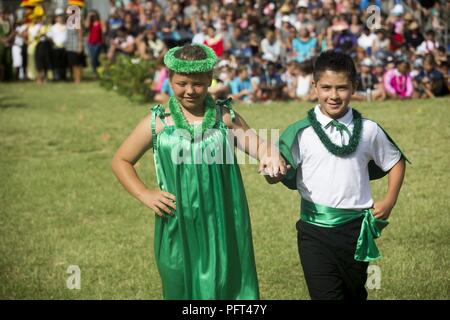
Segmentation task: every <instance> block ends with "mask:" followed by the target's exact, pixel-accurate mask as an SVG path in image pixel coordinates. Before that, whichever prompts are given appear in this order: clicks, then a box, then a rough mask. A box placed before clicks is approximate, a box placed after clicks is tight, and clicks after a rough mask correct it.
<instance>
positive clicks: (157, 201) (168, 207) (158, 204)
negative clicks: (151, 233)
mask: <svg viewBox="0 0 450 320" xmlns="http://www.w3.org/2000/svg"><path fill="white" fill-rule="evenodd" d="M138 199H139V200H140V201H141V202H142V203H143V204H144V205H146V206H147V207H149V208H150V209H152V210H153V211H155V213H156V214H157V215H158V216H160V217H163V216H164V213H165V214H169V215H172V214H173V213H172V209H173V210H176V209H177V207H176V205H175V201H176V198H175V196H174V195H173V194H171V193H169V192H165V191H161V190H159V189H154V190H148V189H147V190H145V191H144V192H143V193H142V194H141V195H140V196H139V197H138Z"/></svg>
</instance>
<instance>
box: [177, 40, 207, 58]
mask: <svg viewBox="0 0 450 320" xmlns="http://www.w3.org/2000/svg"><path fill="white" fill-rule="evenodd" d="M175 57H176V58H178V59H182V60H188V61H195V60H203V59H206V58H207V56H206V53H205V51H203V49H202V48H200V47H199V46H195V45H191V44H186V45H184V46H183V47H182V48H181V49H180V50H178V51H177V52H175Z"/></svg>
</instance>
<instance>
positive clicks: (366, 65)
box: [352, 58, 386, 102]
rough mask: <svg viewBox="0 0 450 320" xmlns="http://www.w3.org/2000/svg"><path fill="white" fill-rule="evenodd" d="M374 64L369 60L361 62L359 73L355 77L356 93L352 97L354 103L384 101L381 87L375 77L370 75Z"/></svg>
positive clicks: (384, 96) (384, 97)
mask: <svg viewBox="0 0 450 320" xmlns="http://www.w3.org/2000/svg"><path fill="white" fill-rule="evenodd" d="M373 66H374V63H373V62H372V60H371V59H370V58H365V59H364V60H362V61H361V64H360V70H359V71H360V72H359V73H358V77H357V86H356V92H355V94H354V95H353V96H352V99H353V100H356V101H368V102H370V101H373V100H375V101H383V100H384V99H386V93H385V92H384V89H383V85H382V84H380V83H379V81H378V79H377V77H376V76H375V75H374V74H373V73H372V67H373Z"/></svg>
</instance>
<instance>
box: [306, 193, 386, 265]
mask: <svg viewBox="0 0 450 320" xmlns="http://www.w3.org/2000/svg"><path fill="white" fill-rule="evenodd" d="M362 216H364V219H363V221H362V224H361V231H360V232H359V237H358V241H357V243H356V250H355V255H354V258H355V260H358V261H365V262H368V261H373V260H376V259H378V258H381V254H380V251H379V250H378V248H377V246H376V244H375V239H376V238H378V237H380V236H381V230H382V229H383V228H384V227H386V226H387V225H388V223H389V222H387V221H386V220H381V219H377V218H375V217H374V216H373V215H372V211H371V210H370V209H364V210H349V209H337V208H332V207H327V206H323V205H319V204H315V203H312V202H310V201H307V200H305V199H303V198H302V205H301V216H300V219H301V220H303V221H305V222H307V223H311V224H314V225H316V226H320V227H327V228H332V227H336V226H339V225H342V224H344V223H347V222H350V221H352V220H355V219H358V218H359V217H362Z"/></svg>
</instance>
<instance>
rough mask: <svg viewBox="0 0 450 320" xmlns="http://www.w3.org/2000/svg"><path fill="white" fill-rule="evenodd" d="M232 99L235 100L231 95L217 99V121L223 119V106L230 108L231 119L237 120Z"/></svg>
mask: <svg viewBox="0 0 450 320" xmlns="http://www.w3.org/2000/svg"><path fill="white" fill-rule="evenodd" d="M232 101H233V99H232V98H231V97H229V98H228V99H224V100H217V101H216V110H217V112H216V121H217V122H219V121H220V120H221V119H222V107H224V108H226V109H228V111H229V112H230V116H231V121H233V122H234V121H235V119H236V114H235V112H234V110H233V105H232Z"/></svg>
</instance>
